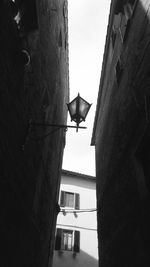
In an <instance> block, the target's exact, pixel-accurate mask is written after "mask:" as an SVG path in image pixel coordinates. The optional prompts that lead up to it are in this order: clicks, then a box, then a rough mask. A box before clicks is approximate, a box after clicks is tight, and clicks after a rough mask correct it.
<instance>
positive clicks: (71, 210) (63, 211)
mask: <svg viewBox="0 0 150 267" xmlns="http://www.w3.org/2000/svg"><path fill="white" fill-rule="evenodd" d="M95 211H97V209H82V210H75V209H61V210H60V212H62V213H82V212H95Z"/></svg>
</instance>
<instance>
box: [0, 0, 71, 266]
mask: <svg viewBox="0 0 150 267" xmlns="http://www.w3.org/2000/svg"><path fill="white" fill-rule="evenodd" d="M67 12H68V11H67V1H65V0H64V1H55V0H49V1H43V0H42V1H35V0H15V1H11V0H2V1H1V2H0V39H1V41H0V91H1V97H0V106H1V109H0V123H1V126H2V127H1V131H0V137H1V138H0V139H1V142H0V196H1V204H0V210H1V216H0V225H1V228H0V236H1V240H0V244H1V248H2V249H1V258H0V266H3V267H9V266H16V267H19V266H22V267H27V266H31V267H34V266H36V267H38V266H39V267H41V266H42V267H47V266H51V260H52V254H53V253H52V250H53V243H54V233H55V226H56V217H57V205H56V203H57V201H58V193H59V185H60V176H61V166H62V157H63V149H64V145H65V131H64V130H63V129H59V128H57V129H56V128H52V127H46V126H42V125H43V124H45V123H49V124H51V123H55V124H66V120H67V106H66V103H68V99H69V75H68V18H67V16H68V15H67ZM36 123H39V124H41V125H37V124H36Z"/></svg>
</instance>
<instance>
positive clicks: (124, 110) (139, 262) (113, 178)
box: [92, 0, 150, 267]
mask: <svg viewBox="0 0 150 267" xmlns="http://www.w3.org/2000/svg"><path fill="white" fill-rule="evenodd" d="M149 43H150V1H144V0H139V1H135V0H132V1H131V0H124V1H119V0H118V1H117V0H112V1H111V6H110V16H109V22H108V29H107V36H106V44H105V51H104V57H103V65H102V71H101V79H100V87H99V94H98V100H97V109H96V115H95V122H94V129H93V136H92V145H94V146H95V150H96V181H97V204H98V239H99V258H100V267H108V266H109V267H114V266H115V267H117V266H118V267H120V266H122V267H126V266H128V267H130V266H141V267H146V266H149V265H150V253H149V252H150V245H149V241H148V240H149V239H150V228H149V225H150V216H149V205H150V183H149V174H150V172H149V171H150V168H149V143H150V135H149V134H150V126H149V121H150V101H149V100H150V78H149V69H150V46H149Z"/></svg>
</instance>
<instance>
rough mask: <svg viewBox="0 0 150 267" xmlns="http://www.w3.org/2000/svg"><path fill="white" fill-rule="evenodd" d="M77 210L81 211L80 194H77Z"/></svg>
mask: <svg viewBox="0 0 150 267" xmlns="http://www.w3.org/2000/svg"><path fill="white" fill-rule="evenodd" d="M75 209H76V210H79V209H80V195H79V194H77V193H76V194H75Z"/></svg>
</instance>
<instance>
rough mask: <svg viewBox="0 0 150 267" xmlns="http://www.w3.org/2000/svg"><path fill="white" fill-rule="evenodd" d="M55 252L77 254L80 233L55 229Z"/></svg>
mask: <svg viewBox="0 0 150 267" xmlns="http://www.w3.org/2000/svg"><path fill="white" fill-rule="evenodd" d="M55 250H59V251H72V252H79V251H80V232H79V231H74V230H68V229H61V228H57V230H56V239H55Z"/></svg>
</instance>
